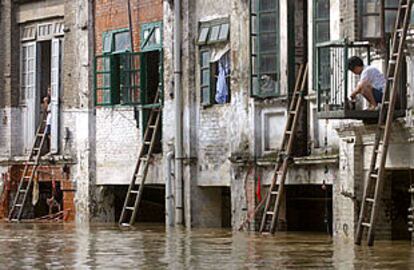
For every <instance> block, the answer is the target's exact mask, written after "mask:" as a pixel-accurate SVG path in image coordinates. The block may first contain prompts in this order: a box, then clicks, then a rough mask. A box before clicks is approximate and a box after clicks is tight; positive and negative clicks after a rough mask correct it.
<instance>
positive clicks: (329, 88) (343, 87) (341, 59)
mask: <svg viewBox="0 0 414 270" xmlns="http://www.w3.org/2000/svg"><path fill="white" fill-rule="evenodd" d="M316 47H317V51H316V54H317V55H316V59H317V63H316V64H317V65H316V74H315V75H316V80H317V83H316V88H317V91H318V115H319V117H320V118H354V119H363V118H372V117H375V115H376V114H375V113H374V112H367V111H364V110H363V109H362V106H357V108H353V106H351V104H350V103H349V101H348V99H349V95H350V93H351V91H352V90H353V89H354V87H355V86H356V84H357V79H356V76H354V75H353V74H352V73H351V72H349V71H348V69H347V60H348V58H349V57H351V56H354V55H356V56H359V57H360V58H361V59H363V61H364V63H365V64H370V60H371V59H370V46H369V44H368V43H367V42H349V41H347V40H340V41H329V42H324V43H319V44H317V46H316Z"/></svg>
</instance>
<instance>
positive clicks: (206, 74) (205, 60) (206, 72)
mask: <svg viewBox="0 0 414 270" xmlns="http://www.w3.org/2000/svg"><path fill="white" fill-rule="evenodd" d="M200 87H201V103H202V104H203V105H210V104H211V103H212V95H211V93H210V51H209V50H202V51H200Z"/></svg>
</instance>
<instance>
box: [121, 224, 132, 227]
mask: <svg viewBox="0 0 414 270" xmlns="http://www.w3.org/2000/svg"><path fill="white" fill-rule="evenodd" d="M121 226H124V227H129V226H131V225H130V224H129V223H121Z"/></svg>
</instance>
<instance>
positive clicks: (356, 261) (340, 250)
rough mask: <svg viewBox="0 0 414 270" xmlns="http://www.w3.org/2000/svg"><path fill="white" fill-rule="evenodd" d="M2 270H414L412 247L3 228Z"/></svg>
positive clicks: (293, 237)
mask: <svg viewBox="0 0 414 270" xmlns="http://www.w3.org/2000/svg"><path fill="white" fill-rule="evenodd" d="M0 247H1V248H0V268H1V269H302V268H314V269H372V268H375V269H378V268H379V269H410V268H411V269H413V268H414V249H413V248H411V246H410V244H409V242H408V241H404V242H385V241H384V242H381V241H377V242H376V246H375V247H374V248H367V247H354V245H353V244H352V243H336V241H333V239H332V238H331V237H329V236H327V235H324V234H310V233H278V234H277V235H276V236H260V235H258V234H255V233H245V232H232V231H230V230H220V229H193V230H191V231H189V230H185V229H174V228H173V229H168V230H167V229H165V227H164V226H162V225H145V226H138V227H137V228H135V229H133V230H120V229H119V228H118V227H117V226H114V225H91V226H90V227H76V226H75V225H71V224H65V225H62V224H61V225H51V224H17V225H16V224H13V225H10V224H0Z"/></svg>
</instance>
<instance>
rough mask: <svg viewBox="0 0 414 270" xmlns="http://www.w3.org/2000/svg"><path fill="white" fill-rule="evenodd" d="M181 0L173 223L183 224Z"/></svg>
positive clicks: (176, 44)
mask: <svg viewBox="0 0 414 270" xmlns="http://www.w3.org/2000/svg"><path fill="white" fill-rule="evenodd" d="M180 11H181V0H175V1H174V95H175V181H176V182H175V217H176V218H175V224H183V223H184V219H183V216H184V215H183V133H182V131H183V110H182V91H181V12H180Z"/></svg>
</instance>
